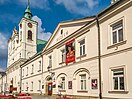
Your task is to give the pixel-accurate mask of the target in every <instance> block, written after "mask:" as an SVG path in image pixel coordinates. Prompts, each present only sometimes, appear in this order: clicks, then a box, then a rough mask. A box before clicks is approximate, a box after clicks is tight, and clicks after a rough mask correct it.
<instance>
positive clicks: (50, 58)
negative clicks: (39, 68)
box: [49, 56, 52, 68]
mask: <svg viewBox="0 0 132 99" xmlns="http://www.w3.org/2000/svg"><path fill="white" fill-rule="evenodd" d="M49 67H50V68H51V67H52V56H49Z"/></svg>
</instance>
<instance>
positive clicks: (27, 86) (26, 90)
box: [26, 82, 28, 91]
mask: <svg viewBox="0 0 132 99" xmlns="http://www.w3.org/2000/svg"><path fill="white" fill-rule="evenodd" d="M26 91H28V82H26Z"/></svg>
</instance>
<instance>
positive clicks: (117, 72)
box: [112, 68, 125, 91]
mask: <svg viewBox="0 0 132 99" xmlns="http://www.w3.org/2000/svg"><path fill="white" fill-rule="evenodd" d="M112 74H113V89H114V90H118V91H120V90H125V84H124V69H123V68H120V69H113V70H112Z"/></svg>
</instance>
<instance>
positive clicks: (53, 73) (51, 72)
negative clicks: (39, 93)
mask: <svg viewBox="0 0 132 99" xmlns="http://www.w3.org/2000/svg"><path fill="white" fill-rule="evenodd" d="M47 69H48V72H49V73H50V77H51V84H52V85H51V86H52V87H51V88H53V80H55V79H53V77H54V75H55V72H53V71H52V67H51V66H48V67H47Z"/></svg>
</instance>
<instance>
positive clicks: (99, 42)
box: [96, 15, 102, 99]
mask: <svg viewBox="0 0 132 99" xmlns="http://www.w3.org/2000/svg"><path fill="white" fill-rule="evenodd" d="M96 24H97V28H98V68H99V99H102V83H101V81H102V80H101V41H100V24H99V19H98V15H97V16H96Z"/></svg>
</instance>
